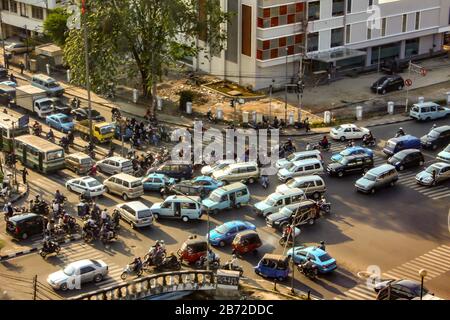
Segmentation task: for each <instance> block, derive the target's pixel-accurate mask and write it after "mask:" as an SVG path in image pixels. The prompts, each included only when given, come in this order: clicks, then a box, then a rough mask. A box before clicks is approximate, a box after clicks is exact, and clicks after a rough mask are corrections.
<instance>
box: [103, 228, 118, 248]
mask: <svg viewBox="0 0 450 320" xmlns="http://www.w3.org/2000/svg"><path fill="white" fill-rule="evenodd" d="M118 238H119V237H118V235H117V233H115V232H114V231H112V230H110V231H108V232H106V233H102V234H101V235H100V241H101V242H102V243H103V244H104V245H106V244H108V243H110V242H113V241H114V240H117V239H118Z"/></svg>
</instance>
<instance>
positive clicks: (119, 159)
mask: <svg viewBox="0 0 450 320" xmlns="http://www.w3.org/2000/svg"><path fill="white" fill-rule="evenodd" d="M104 160H114V161H117V162H127V161H130V160H129V159H126V158H123V157H119V156H114V157H109V158H106V159H103V160H102V161H104Z"/></svg>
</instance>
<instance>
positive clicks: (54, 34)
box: [44, 8, 69, 46]
mask: <svg viewBox="0 0 450 320" xmlns="http://www.w3.org/2000/svg"><path fill="white" fill-rule="evenodd" d="M68 17H69V15H68V14H67V12H66V10H65V9H63V8H56V9H54V10H52V11H51V12H50V14H49V15H48V16H47V18H46V19H45V21H44V34H45V35H46V36H48V37H50V38H51V39H52V41H53V42H54V43H56V44H57V45H59V46H63V45H64V43H65V41H66V32H67V31H68V29H67V18H68Z"/></svg>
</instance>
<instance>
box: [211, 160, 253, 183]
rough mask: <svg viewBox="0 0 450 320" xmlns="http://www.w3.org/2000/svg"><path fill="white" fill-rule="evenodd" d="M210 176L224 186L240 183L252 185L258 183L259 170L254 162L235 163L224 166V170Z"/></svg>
mask: <svg viewBox="0 0 450 320" xmlns="http://www.w3.org/2000/svg"><path fill="white" fill-rule="evenodd" d="M211 176H212V177H213V178H214V179H216V180H220V181H222V182H223V183H224V184H229V183H231V182H242V181H244V182H245V183H250V184H253V183H254V182H255V181H258V179H259V176H260V170H259V167H258V164H257V163H256V162H237V163H232V164H230V165H228V166H226V167H225V168H224V169H220V170H216V171H214V172H213V174H212V175H211Z"/></svg>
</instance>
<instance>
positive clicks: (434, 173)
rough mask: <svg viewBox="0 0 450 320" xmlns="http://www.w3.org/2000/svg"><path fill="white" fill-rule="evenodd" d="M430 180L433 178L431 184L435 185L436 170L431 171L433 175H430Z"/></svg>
mask: <svg viewBox="0 0 450 320" xmlns="http://www.w3.org/2000/svg"><path fill="white" fill-rule="evenodd" d="M432 178H433V184H435V183H436V170H434V169H433V173H432Z"/></svg>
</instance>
